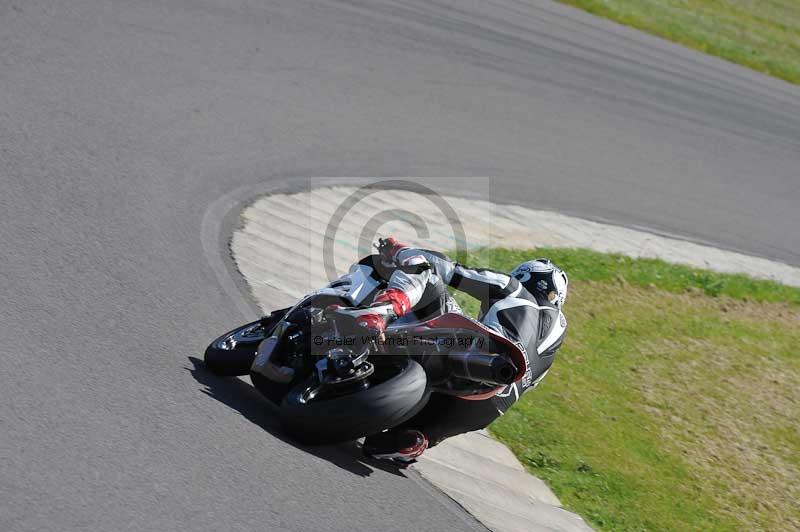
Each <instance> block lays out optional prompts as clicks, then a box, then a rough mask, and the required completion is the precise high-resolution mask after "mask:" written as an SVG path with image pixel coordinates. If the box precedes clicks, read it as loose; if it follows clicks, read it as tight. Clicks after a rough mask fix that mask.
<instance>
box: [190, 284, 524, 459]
mask: <svg viewBox="0 0 800 532" xmlns="http://www.w3.org/2000/svg"><path fill="white" fill-rule="evenodd" d="M443 297H449V296H447V295H446V293H445V294H444V296H443ZM333 305H344V306H349V305H352V301H350V300H349V299H348V297H347V296H346V295H343V294H341V293H338V292H337V291H336V290H332V289H330V288H328V289H323V290H320V291H318V292H315V293H313V294H310V295H308V296H306V297H304V298H303V299H301V300H300V301H298V302H297V303H296V304H295V305H294V306H293V307H291V308H289V309H283V310H280V311H277V312H273V313H272V314H271V315H269V316H267V317H265V318H262V319H261V320H259V321H255V322H252V323H248V324H246V325H243V326H241V327H238V328H236V329H234V330H232V331H230V332H228V333H226V334H224V335H222V336H220V337H219V338H217V339H216V340H214V341H213V342H212V343H211V345H209V347H208V348H207V349H206V352H205V363H206V366H207V367H208V368H209V369H210V370H211V371H212V372H214V373H215V374H217V375H220V376H241V375H248V374H249V375H250V378H251V380H252V382H253V385H254V386H255V387H256V388H257V389H258V390H259V391H260V392H261V393H262V394H263V395H264V396H265V397H267V398H268V399H269V400H271V401H272V402H273V403H275V404H276V405H278V414H279V417H280V420H281V423H282V425H283V427H284V429H285V430H286V432H288V433H289V434H290V435H291V436H293V437H294V438H295V439H297V440H298V441H300V442H302V443H306V444H323V443H335V442H341V441H347V440H353V439H357V438H359V437H362V436H368V435H371V434H376V433H379V432H381V431H383V430H386V429H389V428H392V427H395V426H398V425H400V424H402V423H403V422H405V421H407V420H408V419H410V418H411V417H413V416H414V415H415V414H416V413H417V412H419V411H420V410H421V409H422V408H423V407H424V406H425V404H426V403H427V401H428V398H429V396H430V394H431V393H432V392H437V393H444V394H449V395H453V396H457V397H459V398H461V399H464V400H476V399H485V398H488V397H491V396H492V395H494V394H496V393H497V392H498V391H499V390H501V389H503V388H504V387H506V386H507V385H509V384H511V383H512V382H514V381H516V380H518V379H520V378H522V376H523V375H524V374H525V371H526V370H527V367H526V359H525V356H524V354H523V352H522V351H521V349H520V347H519V346H517V345H516V344H514V343H513V342H511V341H509V340H508V339H506V338H505V337H503V336H500V335H498V334H497V333H495V332H494V331H492V330H491V329H489V328H488V327H485V326H484V325H482V324H480V323H479V322H477V321H475V320H472V319H470V318H468V317H466V316H464V315H462V314H460V313H454V312H447V311H445V310H444V309H445V308H446V307H445V306H444V305H439V306H437V308H438V309H439V310H438V311H435V312H433V313H428V314H427V315H424V314H421V313H419V312H411V313H409V314H408V315H406V316H403V317H402V318H401V319H399V320H397V321H395V322H394V323H392V324H391V325H389V327H388V328H387V330H386V331H385V335H382V336H380V337H376V336H372V335H370V334H368V333H366V332H365V330H364V329H361V328H359V327H357V326H355V323H354V322H352V321H351V320H350V319H347V317H346V316H342V315H341V314H337V313H336V312H335V311H331V310H330V309H331V308H332V306H333Z"/></svg>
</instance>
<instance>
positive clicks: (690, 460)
mask: <svg viewBox="0 0 800 532" xmlns="http://www.w3.org/2000/svg"><path fill="white" fill-rule="evenodd" d="M533 256H547V257H550V258H551V259H553V260H554V261H555V262H556V263H557V264H559V265H560V266H562V267H563V268H564V269H565V270H566V271H567V272H568V274H569V275H570V289H571V291H570V296H569V299H568V301H567V304H566V307H565V314H566V316H567V320H568V321H569V329H568V332H567V338H566V342H565V344H564V346H563V347H562V349H561V351H560V352H559V355H558V356H557V358H556V361H555V363H554V365H553V368H552V370H551V372H550V374H549V375H548V377H547V378H546V379H545V380H544V381H543V383H542V384H541V385H540V386H539V388H537V389H536V390H535V391H532V392H530V393H528V394H526V395H525V396H524V397H523V398H522V399H521V400H520V402H519V403H518V404H517V405H515V406H514V408H512V409H511V410H509V412H508V413H507V414H506V415H505V416H503V417H502V418H500V419H499V420H498V421H497V422H496V423H494V424H493V425H492V426H491V427H490V429H491V431H492V432H493V433H494V434H495V435H496V436H497V437H498V438H499V439H500V440H502V441H503V442H505V443H506V444H508V445H509V447H510V448H511V449H512V450H513V451H514V452H515V453H516V454H517V456H518V457H519V458H520V460H521V461H522V462H523V464H525V465H526V467H528V468H529V469H530V471H531V472H532V473H534V474H535V475H537V476H539V477H541V478H543V479H544V480H545V481H546V482H547V483H548V484H549V485H550V486H551V487H552V488H553V490H554V491H555V492H556V494H557V495H558V496H559V498H560V499H561V501H562V502H563V503H564V504H565V506H566V507H568V508H570V509H573V510H575V511H577V512H578V513H579V514H581V515H583V516H584V517H585V518H587V519H588V520H589V521H590V522H591V523H592V524H593V525H594V526H596V527H597V528H600V529H604V530H687V531H688V530H692V531H694V530H758V529H767V530H792V529H795V530H800V505H798V504H797V501H798V500H800V357H798V354H797V346H798V345H800V289H796V288H790V287H786V286H783V285H780V284H776V283H772V282H765V281H755V280H752V279H749V278H747V277H744V276H740V275H724V274H716V273H712V272H707V271H702V270H696V269H691V268H685V267H680V266H673V265H668V264H666V263H664V262H661V261H658V260H635V259H629V258H624V257H621V256H616V255H607V254H601V253H595V252H591V251H585V250H564V249H538V250H535V251H510V250H483V251H480V252H477V253H473V254H472V255H471V256H470V258H469V263H470V264H475V265H482V266H490V267H494V268H497V269H500V270H505V271H508V270H510V269H511V268H512V267H513V266H515V265H516V264H518V263H519V262H522V261H523V260H526V259H528V258H530V257H533ZM460 300H461V302H462V304H464V305H465V309H466V310H467V311H471V312H475V311H476V305H475V301H474V300H468V298H464V297H461V298H460Z"/></svg>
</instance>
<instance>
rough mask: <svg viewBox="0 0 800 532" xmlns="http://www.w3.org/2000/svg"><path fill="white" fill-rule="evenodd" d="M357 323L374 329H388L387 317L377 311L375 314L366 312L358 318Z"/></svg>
mask: <svg viewBox="0 0 800 532" xmlns="http://www.w3.org/2000/svg"><path fill="white" fill-rule="evenodd" d="M356 323H358V324H359V325H361V326H362V327H366V328H367V329H370V330H372V331H377V332H383V331H385V330H386V318H385V317H384V316H381V315H380V314H378V313H377V312H376V313H375V314H364V315H363V316H359V317H358V318H356Z"/></svg>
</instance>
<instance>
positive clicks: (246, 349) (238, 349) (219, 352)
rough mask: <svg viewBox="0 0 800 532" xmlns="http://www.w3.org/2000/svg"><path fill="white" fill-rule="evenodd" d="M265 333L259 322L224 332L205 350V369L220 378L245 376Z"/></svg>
mask: <svg viewBox="0 0 800 532" xmlns="http://www.w3.org/2000/svg"><path fill="white" fill-rule="evenodd" d="M267 332H268V331H265V329H264V325H263V323H262V322H261V321H254V322H252V323H248V324H247V325H242V326H241V327H237V328H236V329H234V330H232V331H228V332H226V333H225V334H223V335H222V336H220V337H219V338H217V339H216V340H214V341H213V342H211V344H210V345H209V346H208V347H207V348H206V352H205V355H204V356H203V360H204V362H205V364H206V367H207V368H208V369H209V370H211V372H212V373H214V374H215V375H219V376H221V377H236V376H239V375H247V374H248V373H250V366H251V365H252V364H253V360H254V359H255V357H256V350H257V349H258V345H259V344H260V343H261V341H262V340H263V339H264V338H266V335H267ZM270 332H271V331H270Z"/></svg>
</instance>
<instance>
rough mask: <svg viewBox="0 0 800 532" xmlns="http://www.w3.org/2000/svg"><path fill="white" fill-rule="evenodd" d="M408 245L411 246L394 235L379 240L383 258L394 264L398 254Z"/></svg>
mask: <svg viewBox="0 0 800 532" xmlns="http://www.w3.org/2000/svg"><path fill="white" fill-rule="evenodd" d="M407 247H409V246H408V244H403V243H402V242H398V241H397V239H396V238H394V237H393V236H390V237H389V238H381V239H379V240H378V254H379V255H380V256H381V260H382V261H383V262H384V263H387V264H393V263H394V261H395V258H396V257H397V254H398V253H399V252H400V251H401V250H403V249H405V248H407Z"/></svg>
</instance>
